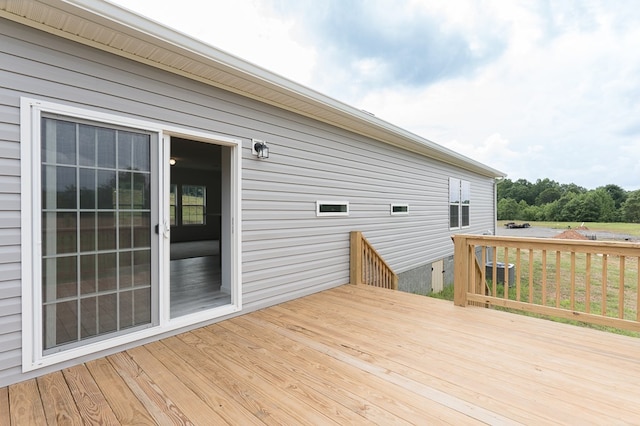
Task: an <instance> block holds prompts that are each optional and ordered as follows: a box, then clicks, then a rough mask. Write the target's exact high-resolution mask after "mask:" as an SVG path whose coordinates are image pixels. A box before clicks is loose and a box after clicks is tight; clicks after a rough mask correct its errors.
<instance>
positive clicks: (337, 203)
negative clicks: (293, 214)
mask: <svg viewBox="0 0 640 426" xmlns="http://www.w3.org/2000/svg"><path fill="white" fill-rule="evenodd" d="M322 206H342V207H344V208H345V211H340V212H326V211H325V212H323V211H321V210H322ZM316 216H317V217H345V216H349V202H348V201H316Z"/></svg>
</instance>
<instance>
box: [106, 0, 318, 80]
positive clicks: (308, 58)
mask: <svg viewBox="0 0 640 426" xmlns="http://www.w3.org/2000/svg"><path fill="white" fill-rule="evenodd" d="M111 1H112V2H113V3H116V4H120V5H121V6H124V7H126V8H129V9H131V10H134V11H136V12H138V13H142V14H143V15H145V16H147V17H150V18H152V19H154V20H156V21H158V22H161V23H163V24H164V25H167V26H169V27H171V28H174V29H177V30H179V31H181V32H183V33H186V34H188V35H190V36H192V37H194V38H196V39H199V40H201V41H204V42H206V43H208V44H210V45H212V46H215V47H217V48H219V49H222V50H225V51H227V52H229V53H231V54H233V55H235V56H239V57H241V58H243V59H246V60H248V61H250V62H253V63H254V64H256V65H260V66H262V67H263V68H266V69H268V70H269V71H272V72H275V73H278V74H280V75H282V76H284V77H287V78H289V79H291V80H294V81H296V82H299V83H302V84H307V85H309V84H311V83H312V81H311V80H312V75H313V72H314V70H315V68H316V66H317V56H318V55H317V52H316V50H315V48H314V47H313V46H308V45H302V44H301V43H299V42H298V41H297V39H296V37H295V36H294V34H293V31H294V27H295V22H294V21H293V20H292V19H290V18H289V19H287V18H284V17H281V16H278V15H275V14H274V12H273V11H272V9H271V8H269V7H267V5H266V4H264V2H263V1H259V0H233V1H227V0H207V1H202V0H181V1H180V2H179V7H177V6H176V3H175V2H173V1H162V0H136V1H135V2H131V1H128V0H111Z"/></svg>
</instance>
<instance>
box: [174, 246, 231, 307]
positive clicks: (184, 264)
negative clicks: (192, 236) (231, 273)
mask: <svg viewBox="0 0 640 426" xmlns="http://www.w3.org/2000/svg"><path fill="white" fill-rule="evenodd" d="M202 243H203V242H194V243H178V244H179V245H181V246H180V247H179V249H178V248H177V247H175V246H174V244H171V259H172V260H171V262H170V271H171V277H170V279H171V292H170V293H171V295H170V297H171V318H176V317H180V316H183V315H188V314H192V313H194V312H199V311H203V310H207V309H212V308H215V307H218V306H222V305H226V304H229V303H231V296H230V295H229V293H227V292H225V291H222V290H221V284H222V274H221V270H220V255H219V254H218V250H217V247H218V244H217V241H208V242H207V243H209V244H208V250H209V249H211V247H216V249H215V250H214V252H216V254H214V255H209V254H208V253H209V252H210V251H206V252H203V251H199V252H198V251H197V250H195V249H194V247H188V245H190V244H191V245H192V246H197V245H202ZM212 243H215V244H212ZM174 248H176V253H175V254H174ZM178 252H181V253H182V254H181V255H178ZM186 253H190V254H191V255H193V256H191V257H184V256H185V254H186ZM198 253H206V254H207V255H204V256H202V255H197V254H198Z"/></svg>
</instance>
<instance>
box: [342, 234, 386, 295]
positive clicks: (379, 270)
mask: <svg viewBox="0 0 640 426" xmlns="http://www.w3.org/2000/svg"><path fill="white" fill-rule="evenodd" d="M350 251H351V254H350V257H351V259H350V263H351V284H366V285H371V286H375V287H383V288H388V289H392V290H397V289H398V276H397V275H396V274H395V273H394V272H393V270H392V269H391V267H390V266H389V265H388V264H387V262H385V261H384V259H383V258H382V256H380V254H379V253H378V252H377V251H376V249H375V248H373V246H372V245H371V244H370V243H369V241H367V239H366V238H365V237H364V236H363V235H362V232H360V231H352V232H351V249H350Z"/></svg>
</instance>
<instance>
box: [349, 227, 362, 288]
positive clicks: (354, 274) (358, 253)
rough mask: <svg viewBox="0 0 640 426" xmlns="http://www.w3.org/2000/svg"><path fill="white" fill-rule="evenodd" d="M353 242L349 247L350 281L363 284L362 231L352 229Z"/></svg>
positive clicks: (351, 237)
mask: <svg viewBox="0 0 640 426" xmlns="http://www.w3.org/2000/svg"><path fill="white" fill-rule="evenodd" d="M350 239H351V243H350V249H349V252H350V253H349V255H350V259H349V266H350V271H349V274H350V276H349V281H351V284H355V285H358V284H362V233H361V232H360V231H351V235H350Z"/></svg>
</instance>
